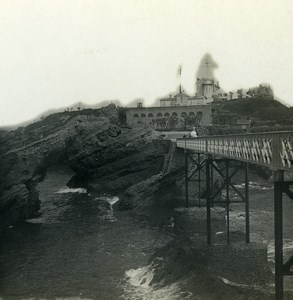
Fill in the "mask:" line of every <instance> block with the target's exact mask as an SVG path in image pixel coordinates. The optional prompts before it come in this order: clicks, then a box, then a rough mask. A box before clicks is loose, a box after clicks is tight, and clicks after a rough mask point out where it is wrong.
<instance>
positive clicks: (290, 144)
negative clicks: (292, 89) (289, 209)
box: [176, 131, 293, 171]
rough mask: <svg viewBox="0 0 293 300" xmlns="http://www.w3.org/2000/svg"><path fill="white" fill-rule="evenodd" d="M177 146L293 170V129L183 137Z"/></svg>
mask: <svg viewBox="0 0 293 300" xmlns="http://www.w3.org/2000/svg"><path fill="white" fill-rule="evenodd" d="M176 144H177V147H179V148H184V149H188V150H193V151H195V152H203V153H207V154H216V155H221V156H224V157H227V158H231V159H236V160H241V161H246V162H250V163H254V164H259V165H264V166H267V167H270V168H273V169H280V170H291V171H293V131H273V132H263V133H246V134H231V135H217V136H200V137H197V138H179V139H177V140H176Z"/></svg>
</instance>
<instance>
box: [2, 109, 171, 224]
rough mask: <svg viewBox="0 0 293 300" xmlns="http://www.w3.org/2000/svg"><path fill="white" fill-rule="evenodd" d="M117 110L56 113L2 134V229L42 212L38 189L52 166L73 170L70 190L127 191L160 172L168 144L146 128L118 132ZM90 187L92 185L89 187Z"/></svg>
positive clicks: (122, 129)
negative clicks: (72, 187) (63, 165)
mask: <svg viewBox="0 0 293 300" xmlns="http://www.w3.org/2000/svg"><path fill="white" fill-rule="evenodd" d="M118 120H119V116H118V109H117V108H116V107H115V105H109V106H108V107H106V108H102V109H98V110H91V109H87V110H82V111H75V112H64V113H57V114H53V115H50V116H48V117H47V118H45V119H43V120H42V121H39V122H37V123H33V124H31V125H29V126H27V127H25V128H19V129H17V130H15V131H10V132H1V133H0V176H1V182H0V227H1V226H7V225H9V224H12V223H14V222H17V221H20V220H24V219H26V218H28V217H30V216H32V215H33V214H34V213H35V212H37V211H38V209H39V207H40V201H39V199H38V191H37V184H38V182H39V181H41V180H42V179H43V178H44V176H45V173H46V169H47V168H48V167H49V166H50V165H53V164H57V163H63V164H66V165H68V166H70V167H71V168H72V169H73V170H74V171H75V172H76V174H77V175H76V176H75V178H74V180H72V181H71V185H73V184H75V185H81V184H83V185H89V187H90V188H91V189H92V190H94V189H98V192H103V191H113V192H114V191H115V192H117V190H120V191H123V190H124V189H126V188H128V187H129V186H131V185H133V184H136V183H138V182H140V181H143V180H146V179H147V178H149V177H151V176H153V175H155V174H157V173H159V172H160V171H161V169H162V165H163V161H164V159H163V158H164V154H165V151H166V149H168V147H167V145H168V141H157V142H154V141H153V140H154V139H156V138H158V136H159V134H158V133H156V132H154V131H153V130H151V129H149V128H146V127H144V126H138V127H137V128H135V129H129V128H120V126H119V121H118ZM88 183H89V184H88Z"/></svg>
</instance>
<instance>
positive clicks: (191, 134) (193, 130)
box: [189, 127, 198, 138]
mask: <svg viewBox="0 0 293 300" xmlns="http://www.w3.org/2000/svg"><path fill="white" fill-rule="evenodd" d="M189 137H191V138H196V137H198V134H197V131H196V130H195V127H193V128H192V131H191V132H190V133H189Z"/></svg>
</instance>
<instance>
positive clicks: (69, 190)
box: [55, 187, 87, 194]
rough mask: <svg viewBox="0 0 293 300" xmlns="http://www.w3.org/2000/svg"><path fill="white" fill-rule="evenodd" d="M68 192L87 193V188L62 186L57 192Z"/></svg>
mask: <svg viewBox="0 0 293 300" xmlns="http://www.w3.org/2000/svg"><path fill="white" fill-rule="evenodd" d="M67 193H78V194H87V189H84V188H68V187H66V188H62V189H60V190H59V191H57V192H55V194H67Z"/></svg>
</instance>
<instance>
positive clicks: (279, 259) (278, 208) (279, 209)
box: [274, 170, 284, 300]
mask: <svg viewBox="0 0 293 300" xmlns="http://www.w3.org/2000/svg"><path fill="white" fill-rule="evenodd" d="M274 175H275V179H274V208H275V209H274V210H275V297H276V300H282V299H283V296H284V292H283V284H284V282H283V281H284V279H283V197H282V193H283V190H282V185H283V180H284V173H283V171H281V170H279V171H277V172H276V173H275V174H274Z"/></svg>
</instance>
